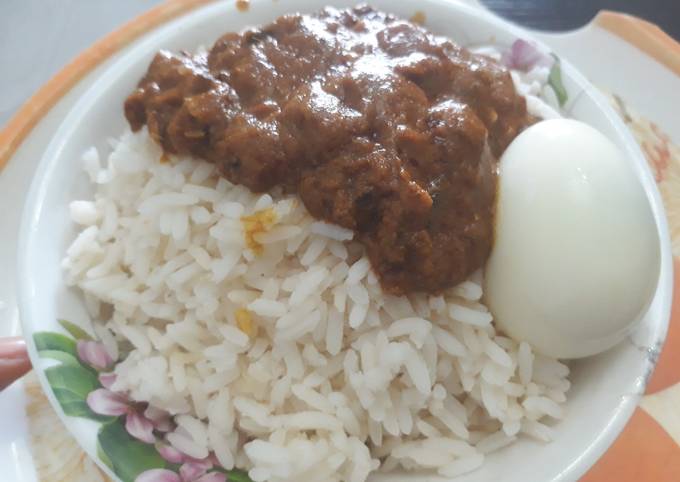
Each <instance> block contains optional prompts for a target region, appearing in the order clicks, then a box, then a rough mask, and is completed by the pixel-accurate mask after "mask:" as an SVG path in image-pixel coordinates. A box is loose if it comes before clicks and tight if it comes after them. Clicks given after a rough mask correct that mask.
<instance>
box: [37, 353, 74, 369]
mask: <svg viewBox="0 0 680 482" xmlns="http://www.w3.org/2000/svg"><path fill="white" fill-rule="evenodd" d="M38 354H39V355H40V357H41V358H49V359H50V360H57V361H60V362H62V363H64V364H66V365H79V364H80V361H79V360H78V359H77V358H76V357H75V356H73V355H71V354H70V353H66V352H64V351H58V350H41V351H39V352H38Z"/></svg>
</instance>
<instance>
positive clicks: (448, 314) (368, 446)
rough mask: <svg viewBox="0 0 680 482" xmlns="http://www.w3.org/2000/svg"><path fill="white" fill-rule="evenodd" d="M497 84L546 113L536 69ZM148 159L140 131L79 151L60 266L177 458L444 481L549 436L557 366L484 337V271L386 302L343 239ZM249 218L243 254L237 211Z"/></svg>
mask: <svg viewBox="0 0 680 482" xmlns="http://www.w3.org/2000/svg"><path fill="white" fill-rule="evenodd" d="M513 75H514V78H515V81H516V82H517V83H518V88H519V89H520V91H521V92H522V93H523V94H524V95H526V96H527V98H528V100H529V107H530V109H532V113H534V114H537V115H541V116H551V115H553V114H556V113H555V112H554V111H553V110H552V108H550V107H549V106H547V105H546V104H545V103H543V102H542V101H540V100H539V99H538V97H537V96H538V95H539V94H540V86H541V85H543V84H544V81H545V79H541V78H539V77H540V76H545V75H547V74H546V73H545V72H534V73H530V74H528V77H531V76H532V75H533V76H534V77H536V78H535V79H532V78H526V77H527V75H524V78H520V75H519V74H516V73H515V74H513ZM537 86H538V87H537ZM532 98H533V99H536V100H537V101H538V102H539V103H540V105H539V104H537V103H536V102H535V101H534V100H532ZM551 111H552V112H551ZM160 157H161V152H160V150H159V148H158V146H156V145H155V144H154V143H153V142H152V141H151V140H150V138H149V136H148V133H147V132H146V131H141V132H139V133H136V134H133V133H131V132H126V133H124V134H123V135H122V137H121V138H120V139H119V140H118V141H116V142H115V143H114V147H113V150H112V152H111V153H110V154H109V155H108V158H107V160H106V163H105V165H104V166H102V165H101V159H102V158H101V157H100V154H99V153H98V152H97V151H96V150H95V149H90V150H88V151H87V152H86V153H85V155H84V156H83V163H84V169H85V171H86V172H87V174H88V175H89V178H90V180H91V181H92V182H93V184H94V185H95V195H94V200H79V201H74V202H73V203H72V204H71V206H70V209H71V217H72V219H73V221H74V222H75V223H76V224H78V225H79V230H80V232H79V234H78V236H77V237H76V238H75V240H74V241H73V243H72V245H71V246H70V247H69V248H68V250H67V253H66V259H65V260H64V267H65V269H66V278H67V281H68V283H70V284H71V285H75V286H78V287H79V288H80V289H82V290H83V292H84V293H85V297H86V300H88V302H87V305H88V309H89V310H90V312H91V314H92V316H93V317H94V318H95V320H96V321H95V332H96V333H97V334H98V335H99V337H100V339H101V340H102V341H103V343H104V344H105V346H106V349H107V351H108V352H109V353H110V354H111V355H112V356H113V357H114V358H115V357H117V356H118V352H119V348H118V345H117V344H120V343H121V342H124V341H126V342H128V343H129V345H130V346H131V347H132V351H131V352H130V353H129V355H128V356H127V358H126V359H125V360H123V361H122V362H120V363H119V364H118V365H117V366H116V369H115V372H116V374H117V381H116V382H115V385H114V387H113V388H114V389H116V390H120V391H125V392H127V393H128V394H129V396H130V397H131V398H133V399H135V400H138V401H147V402H149V403H150V404H151V405H153V406H154V407H157V408H160V409H163V410H167V411H168V412H170V413H171V414H172V415H174V416H175V421H176V423H177V428H176V429H175V431H174V432H172V433H170V434H169V435H168V436H167V441H168V442H169V443H170V444H171V445H172V446H173V447H175V448H176V449H177V450H180V451H181V452H183V453H185V454H187V455H190V456H191V457H194V458H203V457H206V456H207V455H208V454H209V453H211V452H212V453H214V454H215V456H216V457H217V459H218V460H219V461H220V463H221V464H222V465H223V466H224V467H225V468H231V467H233V466H237V467H240V468H244V469H246V470H248V471H249V474H250V477H251V478H252V479H253V480H254V481H256V482H257V481H263V480H270V481H274V482H279V481H280V482H283V481H298V480H304V481H320V482H321V481H324V482H325V481H348V482H363V481H364V480H366V479H367V477H368V475H369V474H370V473H371V472H372V471H375V470H378V469H379V468H381V467H382V468H381V470H393V469H396V468H398V467H401V468H403V469H406V470H414V469H424V470H431V471H433V473H434V472H436V473H438V474H440V475H442V476H446V477H454V476H456V475H459V474H463V473H466V472H469V471H472V470H474V469H476V468H478V467H479V466H480V465H482V464H483V461H484V457H485V455H486V454H489V453H491V452H493V451H495V450H499V449H501V448H503V447H505V446H507V445H509V444H512V443H513V442H514V441H515V440H516V439H517V437H518V436H522V435H526V436H529V437H532V438H535V439H538V440H541V441H549V440H550V439H551V437H552V434H551V429H550V427H549V425H550V424H551V423H553V421H554V420H555V419H559V418H561V417H562V416H563V412H564V409H563V407H562V404H563V403H564V401H565V400H566V397H565V392H566V391H567V390H568V388H569V381H568V380H567V375H568V368H567V367H566V366H565V365H563V364H561V363H559V362H558V361H557V360H552V359H548V358H546V357H543V356H539V355H535V354H534V353H533V352H532V349H531V347H530V346H529V345H528V344H527V343H516V342H514V341H512V340H509V339H508V338H506V337H503V336H502V335H500V334H499V333H497V332H496V330H495V327H494V325H493V323H492V316H491V314H490V313H489V312H488V310H487V309H486V307H485V306H483V305H482V304H481V303H480V301H479V300H480V299H481V298H482V288H481V274H480V273H476V274H475V275H473V276H472V277H471V278H470V279H469V280H467V281H465V282H464V283H462V284H460V285H459V286H457V287H454V288H452V289H450V290H448V291H447V292H446V293H444V294H443V295H441V296H425V295H423V294H412V295H409V296H404V297H394V296H388V295H385V294H383V293H382V291H381V289H380V285H379V283H378V282H377V278H376V276H375V274H374V273H373V272H372V270H371V267H370V263H369V261H368V259H367V258H366V257H365V256H364V255H363V251H362V249H361V246H359V245H358V244H357V243H355V242H352V241H351V240H352V232H351V231H349V230H346V229H343V228H340V227H338V226H333V225H329V224H327V223H323V222H319V221H317V220H315V219H313V218H312V217H311V216H310V215H309V214H308V213H307V212H306V210H305V208H304V206H303V205H302V204H301V203H300V202H299V201H298V200H297V199H296V198H293V197H288V196H283V195H281V194H280V193H274V194H272V195H258V194H253V193H251V192H250V191H249V190H248V189H246V188H244V187H242V186H235V185H232V184H231V183H229V182H228V181H227V180H225V179H223V178H220V177H218V176H217V175H216V173H215V172H214V168H213V166H212V165H210V164H207V163H204V162H201V161H197V160H192V159H187V158H173V159H171V161H170V162H167V163H161V162H159V159H160ZM263 209H269V210H271V212H272V213H273V218H274V219H273V222H272V223H271V225H268V226H267V229H266V230H265V231H264V232H261V233H258V234H256V236H255V240H256V241H257V242H259V243H260V244H261V247H262V251H261V253H259V254H258V253H255V252H253V251H252V250H251V249H250V248H249V247H248V245H247V243H246V237H245V236H244V229H245V228H244V224H243V223H242V222H241V216H249V215H253V214H257V213H258V211H261V210H263ZM104 305H110V306H111V307H112V309H111V310H103V309H102V308H101V307H102V306H104ZM104 311H106V312H110V313H111V314H110V316H109V317H107V318H105V319H101V314H102V312H104ZM98 318H99V319H98Z"/></svg>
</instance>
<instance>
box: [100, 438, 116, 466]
mask: <svg viewBox="0 0 680 482" xmlns="http://www.w3.org/2000/svg"><path fill="white" fill-rule="evenodd" d="M97 457H99V460H101V461H102V463H103V464H104V465H106V466H107V467H108V468H110V469H111V470H113V463H112V462H111V459H110V458H109V456H108V455H106V452H104V449H103V448H102V444H101V443H99V439H97Z"/></svg>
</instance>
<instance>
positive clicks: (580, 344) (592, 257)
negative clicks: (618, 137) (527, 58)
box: [485, 119, 660, 358]
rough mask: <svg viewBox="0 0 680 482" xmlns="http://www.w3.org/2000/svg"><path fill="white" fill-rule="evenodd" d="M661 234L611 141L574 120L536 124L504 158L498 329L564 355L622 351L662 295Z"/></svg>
mask: <svg viewBox="0 0 680 482" xmlns="http://www.w3.org/2000/svg"><path fill="white" fill-rule="evenodd" d="M657 233H658V232H657V226H656V222H655V220H654V216H653V214H652V210H651V206H650V203H649V200H648V198H647V196H646V194H645V191H644V190H643V188H642V185H641V184H640V181H639V179H638V178H637V177H636V174H635V172H634V171H633V168H632V167H631V166H630V163H629V162H628V160H627V159H626V157H625V155H624V153H623V152H622V151H621V150H620V149H619V148H618V147H617V146H616V145H615V144H613V143H612V142H611V141H610V140H609V139H608V138H607V137H605V136H604V135H603V134H601V133H600V132H599V131H597V130H596V129H594V128H592V127H590V126H588V125H587V124H584V123H582V122H578V121H575V120H568V119H553V120H547V121H542V122H539V123H537V124H535V125H533V126H531V127H529V128H528V129H526V130H525V131H524V132H522V133H521V134H520V135H519V136H517V138H516V139H515V140H514V141H513V142H512V143H511V144H510V146H509V147H508V148H507V150H506V151H505V153H504V154H503V156H502V158H501V160H500V171H499V185H498V198H497V210H496V219H495V241H494V247H493V250H492V253H491V256H490V258H489V260H488V262H487V266H486V273H485V288H486V289H485V296H486V303H487V304H488V306H489V309H490V310H491V312H492V313H493V315H494V318H495V322H496V324H497V327H498V328H499V329H500V330H502V331H503V332H505V333H506V334H507V335H509V336H510V337H512V338H514V339H516V340H525V341H527V342H529V343H530V344H532V345H533V347H534V349H536V350H537V351H539V352H541V353H543V354H545V355H548V356H551V357H557V358H578V357H585V356H589V355H593V354H596V353H599V352H601V351H604V350H606V349H608V348H610V347H612V346H614V345H615V344H616V343H618V342H620V341H621V340H622V339H623V338H624V337H625V336H626V335H627V334H628V333H629V332H630V331H631V329H632V328H633V327H634V326H635V324H636V323H637V322H638V321H639V320H640V319H641V317H642V315H643V314H644V313H645V312H646V310H647V308H648V307H649V304H650V302H651V299H652V297H653V294H654V292H655V290H656V285H657V281H658V278H659V269H660V250H659V237H658V234H657Z"/></svg>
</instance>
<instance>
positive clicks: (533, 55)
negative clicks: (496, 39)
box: [501, 39, 554, 72]
mask: <svg viewBox="0 0 680 482" xmlns="http://www.w3.org/2000/svg"><path fill="white" fill-rule="evenodd" d="M553 62H554V60H553V58H552V57H550V56H549V55H547V54H545V53H543V52H541V51H540V50H539V49H538V47H536V46H535V45H534V44H532V43H530V42H527V41H526V40H523V39H517V40H515V41H514V42H513V44H512V46H511V47H510V50H506V51H505V52H503V55H502V57H501V63H502V64H503V65H505V66H506V67H507V68H509V69H516V70H521V71H522V72H528V71H530V70H531V69H532V68H534V67H535V66H537V65H540V66H545V67H549V66H551V65H552V64H553Z"/></svg>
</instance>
